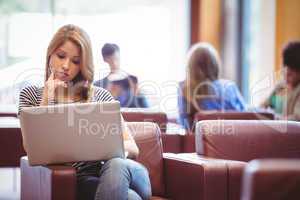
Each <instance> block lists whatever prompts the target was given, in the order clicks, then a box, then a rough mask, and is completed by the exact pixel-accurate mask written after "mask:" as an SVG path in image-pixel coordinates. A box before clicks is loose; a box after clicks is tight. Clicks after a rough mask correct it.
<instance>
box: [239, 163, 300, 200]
mask: <svg viewBox="0 0 300 200" xmlns="http://www.w3.org/2000/svg"><path fill="white" fill-rule="evenodd" d="M299 188H300V160H299V159H263V160H253V161H251V162H250V163H249V164H248V165H247V167H246V169H245V171H244V175H243V186H242V196H241V200H265V199H272V200H298V199H300V190H299Z"/></svg>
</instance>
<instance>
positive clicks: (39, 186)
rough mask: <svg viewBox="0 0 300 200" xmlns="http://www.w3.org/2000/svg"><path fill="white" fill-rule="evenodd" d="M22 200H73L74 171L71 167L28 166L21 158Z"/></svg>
mask: <svg viewBox="0 0 300 200" xmlns="http://www.w3.org/2000/svg"><path fill="white" fill-rule="evenodd" d="M21 199H22V200H40V199H43V200H52V199H53V200H54V199H55V200H75V199H76V171H75V169H74V168H73V167H71V166H65V165H49V166H30V165H29V162H28V159H27V157H22V158H21Z"/></svg>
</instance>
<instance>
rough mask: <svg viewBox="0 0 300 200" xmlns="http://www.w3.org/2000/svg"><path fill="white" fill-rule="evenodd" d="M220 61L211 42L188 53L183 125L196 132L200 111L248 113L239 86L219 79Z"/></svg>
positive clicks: (182, 84) (182, 88) (181, 112)
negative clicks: (194, 129) (196, 115)
mask: <svg viewBox="0 0 300 200" xmlns="http://www.w3.org/2000/svg"><path fill="white" fill-rule="evenodd" d="M219 68H220V60H219V55H218V53H217V51H216V50H215V49H214V47H213V46H212V45H210V44H208V43H198V44H195V45H194V46H192V47H191V49H190V50H189V53H188V61H187V77H186V79H185V80H184V81H182V82H180V83H179V92H178V107H179V123H180V124H181V125H182V126H183V127H184V128H185V129H188V130H192V129H193V118H194V114H195V113H197V112H201V111H202V112H205V111H226V110H230V111H245V110H246V105H245V102H244V99H243V97H242V95H241V94H240V91H239V89H238V87H237V86H236V84H235V83H234V82H233V81H230V80H223V79H219Z"/></svg>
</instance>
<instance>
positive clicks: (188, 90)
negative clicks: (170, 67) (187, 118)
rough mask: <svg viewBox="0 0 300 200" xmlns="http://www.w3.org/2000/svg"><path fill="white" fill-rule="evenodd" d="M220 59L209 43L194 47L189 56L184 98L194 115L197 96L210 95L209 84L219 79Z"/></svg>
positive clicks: (198, 44)
mask: <svg viewBox="0 0 300 200" xmlns="http://www.w3.org/2000/svg"><path fill="white" fill-rule="evenodd" d="M219 67H220V59H219V55H218V52H217V51H216V49H215V48H214V47H213V46H212V45H210V44H208V43H204V42H201V43H197V44H195V45H193V46H192V47H191V48H190V50H189V52H188V56H187V77H186V80H185V81H184V85H183V96H184V97H185V98H186V100H187V103H188V105H187V106H188V108H189V109H191V112H192V113H194V112H196V111H197V110H196V109H195V108H196V107H198V106H196V105H194V103H196V102H195V101H194V96H195V95H208V94H209V83H210V82H212V81H214V80H217V79H218V78H219Z"/></svg>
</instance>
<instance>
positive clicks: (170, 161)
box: [164, 153, 227, 200]
mask: <svg viewBox="0 0 300 200" xmlns="http://www.w3.org/2000/svg"><path fill="white" fill-rule="evenodd" d="M164 166H165V183H166V193H167V196H168V197H170V198H171V199H189V200H193V199H203V200H211V199H217V200H222V199H227V166H226V164H225V163H224V162H221V161H215V162H214V161H213V159H212V160H211V161H210V162H207V161H203V160H201V159H192V158H189V157H188V156H182V155H179V154H169V153H164Z"/></svg>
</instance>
